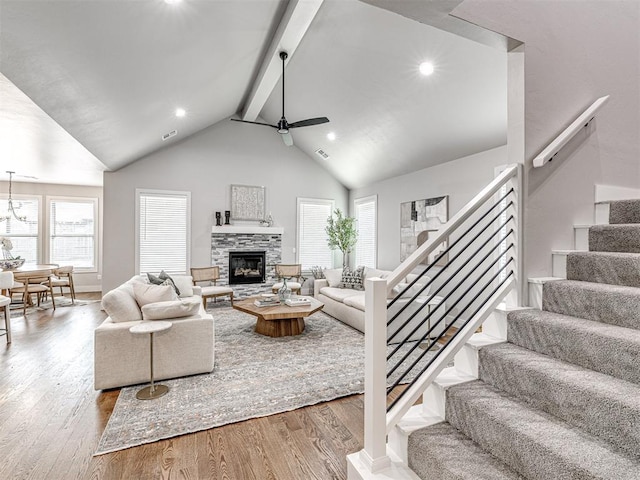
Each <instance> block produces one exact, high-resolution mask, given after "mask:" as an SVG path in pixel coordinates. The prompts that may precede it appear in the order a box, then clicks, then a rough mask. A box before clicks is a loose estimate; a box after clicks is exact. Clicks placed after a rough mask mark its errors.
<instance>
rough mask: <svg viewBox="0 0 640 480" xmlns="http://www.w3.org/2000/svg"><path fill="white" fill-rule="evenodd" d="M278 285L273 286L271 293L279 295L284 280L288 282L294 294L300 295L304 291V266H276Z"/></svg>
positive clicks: (281, 264) (295, 264) (294, 264)
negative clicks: (293, 280)
mask: <svg viewBox="0 0 640 480" xmlns="http://www.w3.org/2000/svg"><path fill="white" fill-rule="evenodd" d="M275 271H276V277H277V279H278V281H277V283H275V284H274V285H272V286H271V291H272V292H273V293H277V292H278V290H279V289H281V288H282V285H283V284H284V279H286V280H287V286H288V287H289V288H290V289H291V292H292V293H297V294H300V291H301V290H302V284H303V283H304V281H305V278H304V277H303V276H302V265H301V264H299V263H292V264H284V263H278V264H276V265H275ZM293 278H295V279H296V280H297V281H295V282H292V281H291V279H293Z"/></svg>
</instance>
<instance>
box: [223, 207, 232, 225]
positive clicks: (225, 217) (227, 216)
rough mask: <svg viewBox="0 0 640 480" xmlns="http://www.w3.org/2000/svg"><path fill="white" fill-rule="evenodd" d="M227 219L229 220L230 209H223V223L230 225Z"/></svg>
mask: <svg viewBox="0 0 640 480" xmlns="http://www.w3.org/2000/svg"><path fill="white" fill-rule="evenodd" d="M229 220H231V210H225V211H224V224H225V225H231V222H230V221H229Z"/></svg>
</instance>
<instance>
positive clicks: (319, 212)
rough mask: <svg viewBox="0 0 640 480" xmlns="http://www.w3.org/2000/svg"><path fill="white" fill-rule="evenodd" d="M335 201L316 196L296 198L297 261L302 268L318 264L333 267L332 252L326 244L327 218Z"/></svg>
mask: <svg viewBox="0 0 640 480" xmlns="http://www.w3.org/2000/svg"><path fill="white" fill-rule="evenodd" d="M334 205H335V202H334V201H333V200H323V199H318V198H298V242H297V243H298V248H297V252H298V263H300V264H302V269H303V270H309V269H311V267H314V266H319V267H323V268H333V252H332V250H331V249H330V248H329V245H328V244H327V240H328V237H327V232H326V231H325V227H326V226H327V219H328V218H329V217H330V216H331V212H332V211H333V209H334Z"/></svg>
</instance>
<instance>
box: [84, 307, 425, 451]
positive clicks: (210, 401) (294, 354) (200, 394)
mask: <svg viewBox="0 0 640 480" xmlns="http://www.w3.org/2000/svg"><path fill="white" fill-rule="evenodd" d="M213 315H214V318H215V319H216V326H215V331H216V352H215V355H216V365H215V368H214V370H213V372H212V373H210V374H204V375H193V376H191V377H184V378H178V379H174V380H163V381H162V383H163V384H165V385H167V386H169V388H170V390H169V393H167V394H166V395H165V396H163V397H160V398H158V399H156V400H143V401H140V400H137V399H136V398H135V394H136V392H137V391H138V390H139V388H140V386H134V387H126V388H123V389H122V390H121V391H120V396H119V397H118V400H117V402H116V406H115V408H114V410H113V413H112V414H111V417H110V418H109V422H108V423H107V426H106V428H105V431H104V433H103V435H102V438H101V439H100V443H99V445H98V448H97V451H96V455H102V454H105V453H109V452H114V451H117V450H122V449H125V448H129V447H134V446H137V445H142V444H145V443H150V442H155V441H158V440H162V439H165V438H170V437H175V436H177V435H183V434H186V433H192V432H197V431H200V430H207V429H210V428H213V427H218V426H221V425H226V424H229V423H234V422H239V421H242V420H247V419H249V418H257V417H263V416H267V415H273V414H275V413H281V412H285V411H289V410H295V409H297V408H300V407H304V406H307V405H314V404H316V403H319V402H324V401H328V400H333V399H336V398H339V397H343V396H346V395H352V394H356V393H362V392H363V391H364V336H363V335H362V334H361V333H360V332H358V331H356V330H353V329H352V328H350V327H348V326H346V325H344V324H343V323H341V322H339V321H337V320H335V319H334V318H332V317H330V316H328V315H326V314H324V313H322V312H318V313H315V314H313V315H312V316H310V317H309V318H307V319H306V328H305V331H304V333H303V334H302V335H298V336H295V337H283V338H270V337H265V336H263V335H260V334H257V333H255V332H254V331H253V329H254V326H255V318H254V317H251V316H249V315H246V314H243V313H241V312H238V311H236V310H232V309H229V308H226V309H223V308H216V309H215V311H214V312H213ZM417 352H419V353H422V350H421V349H417ZM432 355H433V354H432V353H431V352H429V353H427V355H426V358H425V361H426V359H427V358H430V357H431V356H432Z"/></svg>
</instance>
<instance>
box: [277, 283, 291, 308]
mask: <svg viewBox="0 0 640 480" xmlns="http://www.w3.org/2000/svg"><path fill="white" fill-rule="evenodd" d="M290 298H291V289H290V288H289V285H287V278H286V277H283V278H282V286H281V287H280V288H279V289H278V299H279V300H280V301H281V302H283V303H284V301H285V300H289V299H290Z"/></svg>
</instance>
